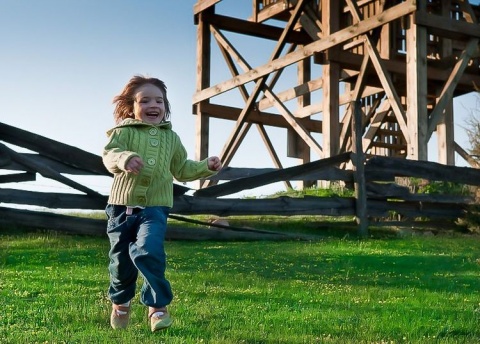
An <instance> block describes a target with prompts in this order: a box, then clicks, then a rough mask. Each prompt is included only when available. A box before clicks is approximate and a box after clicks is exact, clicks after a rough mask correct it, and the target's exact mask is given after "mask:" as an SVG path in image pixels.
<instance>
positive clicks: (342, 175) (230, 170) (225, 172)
mask: <svg viewBox="0 0 480 344" xmlns="http://www.w3.org/2000/svg"><path fill="white" fill-rule="evenodd" d="M281 170H282V168H241V167H230V166H227V167H224V168H222V169H221V170H220V172H218V173H217V174H216V175H214V176H211V177H210V178H209V179H210V180H218V181H220V180H235V179H239V178H245V177H251V176H259V175H262V174H265V173H270V172H278V171H281ZM289 180H342V181H347V182H351V181H352V180H353V177H352V171H350V170H344V169H340V168H336V167H325V168H322V169H321V170H318V171H314V172H310V173H302V174H298V175H297V176H294V177H292V178H291V179H289Z"/></svg>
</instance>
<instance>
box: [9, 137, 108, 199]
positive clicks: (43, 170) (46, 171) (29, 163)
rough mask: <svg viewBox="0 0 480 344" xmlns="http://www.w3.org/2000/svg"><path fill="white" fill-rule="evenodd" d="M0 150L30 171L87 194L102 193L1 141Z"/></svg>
mask: <svg viewBox="0 0 480 344" xmlns="http://www.w3.org/2000/svg"><path fill="white" fill-rule="evenodd" d="M0 151H1V152H3V153H4V154H8V155H10V157H11V158H12V160H14V161H16V162H17V163H19V164H21V165H24V166H25V168H26V169H28V170H29V171H30V172H32V171H35V172H38V173H40V174H41V175H42V176H44V177H45V178H50V179H53V180H56V181H58V182H60V183H63V184H65V185H68V186H70V187H72V188H74V189H76V190H79V191H82V192H85V193H86V194H87V195H100V194H99V193H98V192H96V191H94V190H92V189H90V188H87V187H86V186H83V185H82V184H80V183H77V182H75V181H73V180H71V179H69V178H67V177H64V176H63V175H61V174H60V173H58V172H57V171H55V170H53V169H52V168H50V167H49V166H46V165H43V164H41V163H39V162H38V161H35V160H33V159H29V158H27V157H25V156H22V155H20V154H19V153H17V152H15V151H14V150H12V149H10V148H8V147H7V146H5V145H4V144H1V143H0Z"/></svg>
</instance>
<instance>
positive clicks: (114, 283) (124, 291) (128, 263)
mask: <svg viewBox="0 0 480 344" xmlns="http://www.w3.org/2000/svg"><path fill="white" fill-rule="evenodd" d="M105 212H106V214H107V219H108V225H107V234H108V237H109V240H110V252H109V254H108V256H109V258H110V264H109V266H108V270H109V272H110V287H109V289H108V297H109V298H110V300H111V301H112V302H113V303H115V304H122V303H126V302H128V301H130V300H131V299H132V298H133V297H134V296H135V287H136V281H137V277H138V271H137V268H136V267H135V265H134V264H133V261H132V259H131V258H130V252H129V248H130V244H131V242H132V241H134V240H135V237H136V230H135V226H134V223H133V221H132V220H134V219H132V218H131V217H127V216H126V214H125V207H124V206H119V205H110V204H109V205H107V207H106V209H105Z"/></svg>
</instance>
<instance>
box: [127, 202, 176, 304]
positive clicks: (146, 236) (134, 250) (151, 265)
mask: <svg viewBox="0 0 480 344" xmlns="http://www.w3.org/2000/svg"><path fill="white" fill-rule="evenodd" d="M169 210H170V209H169V208H168V207H147V208H145V209H144V210H143V211H142V212H141V213H140V214H139V215H138V216H139V217H140V218H141V219H140V225H139V228H138V232H137V240H136V242H134V243H132V244H131V245H130V255H131V257H132V260H133V262H134V264H135V266H136V267H137V269H138V271H139V272H140V274H141V275H142V276H143V278H144V283H143V287H142V290H141V295H140V301H141V302H142V303H143V304H144V305H146V306H149V307H155V308H161V307H164V306H166V305H168V304H170V302H171V301H172V299H173V293H172V289H171V286H170V283H169V281H168V280H167V279H166V278H165V269H166V254H165V248H164V241H165V232H166V228H167V218H168V212H169Z"/></svg>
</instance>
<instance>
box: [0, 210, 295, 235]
mask: <svg viewBox="0 0 480 344" xmlns="http://www.w3.org/2000/svg"><path fill="white" fill-rule="evenodd" d="M2 227H3V228H7V227H13V228H18V227H20V228H21V227H26V228H32V229H41V230H47V231H57V232H63V233H67V234H80V235H92V236H100V237H106V228H107V220H98V219H91V218H81V217H75V216H69V215H62V214H54V213H46V212H40V211H30V210H21V209H12V208H4V207H0V229H1V228H2ZM295 237H296V236H294V235H285V234H275V233H266V232H264V233H260V232H253V231H233V230H228V229H214V228H209V229H205V228H198V227H196V228H183V227H178V226H171V225H169V226H168V227H167V232H166V233H165V239H167V240H192V241H197V240H202V241H205V240H214V241H232V240H243V241H245V240H248V241H252V240H292V239H295Z"/></svg>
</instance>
